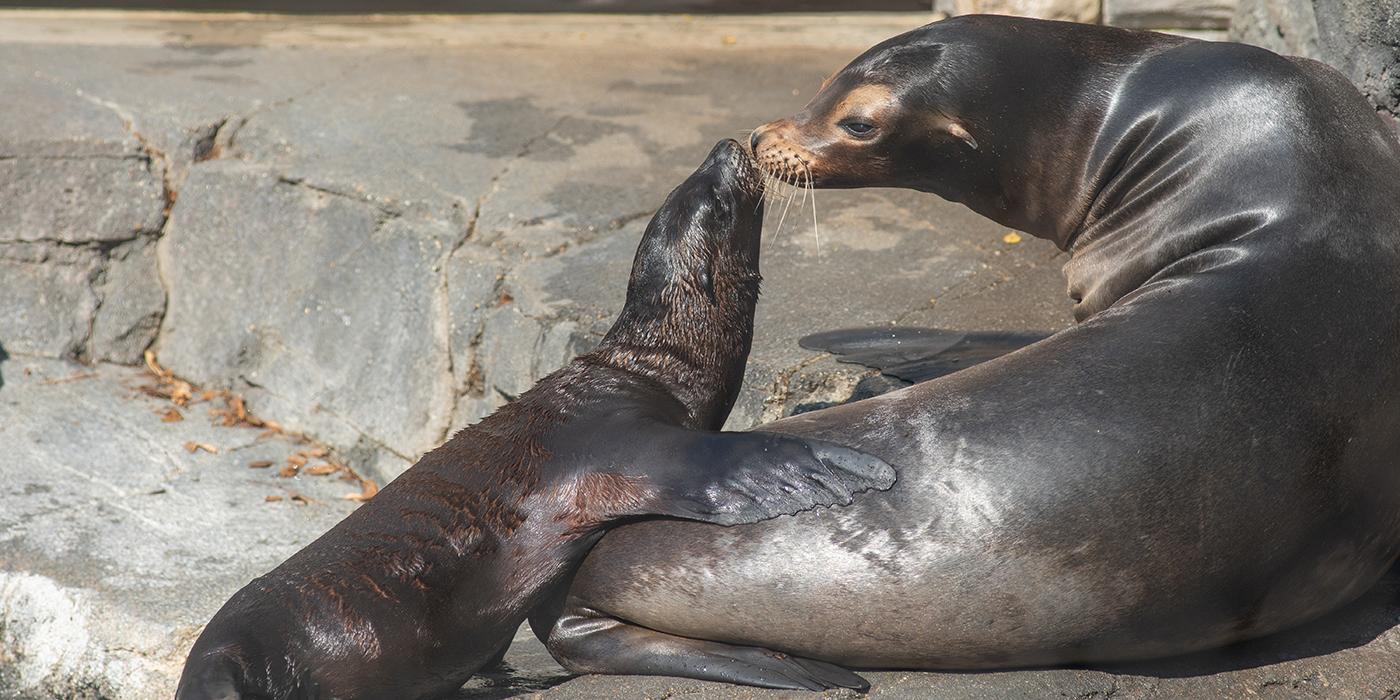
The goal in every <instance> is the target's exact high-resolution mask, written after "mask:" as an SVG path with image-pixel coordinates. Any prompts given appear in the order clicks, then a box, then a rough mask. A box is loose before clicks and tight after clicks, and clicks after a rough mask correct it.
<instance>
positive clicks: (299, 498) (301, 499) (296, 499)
mask: <svg viewBox="0 0 1400 700" xmlns="http://www.w3.org/2000/svg"><path fill="white" fill-rule="evenodd" d="M314 502H315V501H312V500H311V499H309V498H307V497H306V496H303V495H301V494H299V493H294V494H292V503H295V504H297V505H299V506H305V505H310V504H312V503H314Z"/></svg>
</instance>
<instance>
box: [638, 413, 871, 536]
mask: <svg viewBox="0 0 1400 700" xmlns="http://www.w3.org/2000/svg"><path fill="white" fill-rule="evenodd" d="M628 432H629V433H630V435H631V438H632V439H633V440H635V441H636V442H637V443H638V444H639V447H640V449H642V450H643V451H644V452H645V453H646V454H639V455H631V456H629V457H628V459H627V460H626V461H625V462H624V463H627V464H636V465H638V466H637V467H636V468H635V473H631V471H630V470H629V473H628V474H627V476H629V477H633V478H636V479H637V480H639V481H644V482H645V483H647V484H648V486H650V487H651V489H650V491H651V495H650V497H648V498H645V499H643V500H641V501H640V502H638V503H637V504H636V506H635V508H634V509H633V510H632V511H631V512H626V513H616V514H615V516H626V515H669V516H672V517H677V518H685V519H687V520H699V521H702V522H707V523H715V524H718V525H740V524H744V523H753V522H758V521H760V520H767V519H769V518H776V517H778V516H780V515H795V514H797V513H800V512H802V511H806V510H811V509H813V508H816V507H817V506H843V505H848V504H850V503H851V502H852V501H854V500H855V495H856V494H858V493H860V492H862V491H866V490H870V489H875V490H880V491H883V490H885V489H888V488H889V487H890V486H892V485H893V484H894V481H895V471H894V468H893V467H891V466H890V465H888V464H886V463H885V462H884V461H883V460H881V459H880V458H879V457H875V456H873V455H869V454H866V453H864V452H860V451H858V450H854V449H851V448H849V447H844V446H842V445H838V444H835V443H831V442H826V441H824V440H814V439H808V438H800V437H795V436H791V435H779V434H776V433H763V432H744V433H713V432H702V431H697V430H687V429H685V428H680V427H676V426H672V425H667V424H663V423H659V422H656V421H649V420H648V421H639V424H638V425H635V426H633V428H632V429H631V430H629V431H628Z"/></svg>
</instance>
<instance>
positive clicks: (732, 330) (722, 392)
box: [600, 139, 763, 428]
mask: <svg viewBox="0 0 1400 700" xmlns="http://www.w3.org/2000/svg"><path fill="white" fill-rule="evenodd" d="M762 229H763V173H762V171H760V170H759V168H758V167H757V164H756V163H754V161H753V158H752V157H751V156H750V155H749V154H748V152H747V151H746V150H745V149H744V147H743V146H741V145H740V144H739V143H738V142H736V141H734V140H733V139H725V140H724V141H721V142H719V143H717V144H715V147H714V148H713V149H711V150H710V154H709V156H708V157H707V158H706V159H705V162H704V163H702V164H701V165H700V167H699V168H697V169H696V170H695V172H694V173H692V174H691V175H690V177H688V178H686V179H685V181H684V182H682V183H681V184H680V185H678V186H677V187H676V188H675V189H674V190H672V191H671V193H670V195H668V196H667V197H666V201H665V202H664V203H663V204H662V205H661V208H660V209H659V210H657V212H656V214H655V216H653V217H652V219H651V223H650V224H648V225H647V229H646V233H644V234H643V235H642V240H641V243H640V244H639V245H638V246H637V255H636V257H635V258H634V260H633V263H632V275H631V278H630V280H629V282H628V285H627V301H626V304H625V305H624V306H623V309H622V313H621V314H619V316H618V320H617V322H616V323H615V324H613V327H612V330H610V331H609V332H608V334H607V336H606V337H605V338H604V339H603V342H602V345H601V346H600V350H601V351H602V353H603V354H604V355H606V356H607V357H608V358H609V361H611V362H613V363H615V364H618V365H619V366H622V367H624V368H625V369H627V370H629V371H637V372H646V373H649V374H653V375H655V376H657V377H658V378H662V379H664V380H665V381H666V383H668V384H672V385H673V386H672V387H671V388H672V390H673V391H675V392H676V393H677V394H678V396H679V398H681V400H682V403H684V404H685V405H687V406H688V407H690V409H691V411H692V414H693V419H694V421H695V422H696V424H697V425H704V426H706V427H711V426H710V424H711V423H713V422H714V421H716V420H718V421H720V422H722V421H723V416H724V415H725V414H727V413H728V411H729V408H730V407H731V406H732V404H733V401H734V397H735V396H736V395H737V391H738V386H739V384H740V381H739V379H741V378H742V375H743V370H744V365H745V363H746V361H747V359H748V353H749V348H750V345H751V342H752V339H753V317H754V310H755V307H756V305H757V302H758V289H759V282H760V280H761V276H760V274H759V267H758V259H759V243H760V238H761V236H762ZM658 369H659V371H656V370H658ZM677 380H679V381H677ZM713 427H715V428H717V427H718V426H713Z"/></svg>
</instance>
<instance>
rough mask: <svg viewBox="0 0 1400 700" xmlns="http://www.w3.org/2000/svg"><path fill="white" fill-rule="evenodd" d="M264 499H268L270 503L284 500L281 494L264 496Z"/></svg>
mask: <svg viewBox="0 0 1400 700" xmlns="http://www.w3.org/2000/svg"><path fill="white" fill-rule="evenodd" d="M263 500H264V501H267V502H268V503H276V502H278V501H280V500H282V497H281V496H263Z"/></svg>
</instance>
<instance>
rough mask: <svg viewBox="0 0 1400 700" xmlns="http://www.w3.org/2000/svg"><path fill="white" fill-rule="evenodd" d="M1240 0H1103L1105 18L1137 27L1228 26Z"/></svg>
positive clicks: (1215, 27)
mask: <svg viewBox="0 0 1400 700" xmlns="http://www.w3.org/2000/svg"><path fill="white" fill-rule="evenodd" d="M1237 2H1238V0H1103V22H1104V24H1111V25H1113V26H1115V27H1132V28H1136V29H1225V28H1227V27H1229V26H1230V18H1231V17H1233V16H1234V14H1235V5H1236V4H1237Z"/></svg>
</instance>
